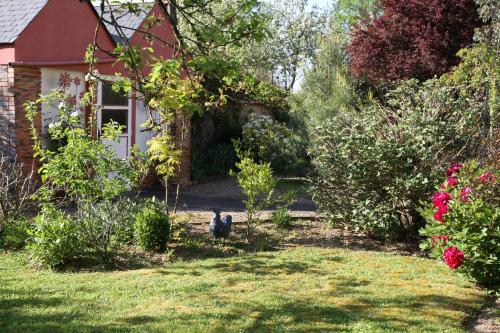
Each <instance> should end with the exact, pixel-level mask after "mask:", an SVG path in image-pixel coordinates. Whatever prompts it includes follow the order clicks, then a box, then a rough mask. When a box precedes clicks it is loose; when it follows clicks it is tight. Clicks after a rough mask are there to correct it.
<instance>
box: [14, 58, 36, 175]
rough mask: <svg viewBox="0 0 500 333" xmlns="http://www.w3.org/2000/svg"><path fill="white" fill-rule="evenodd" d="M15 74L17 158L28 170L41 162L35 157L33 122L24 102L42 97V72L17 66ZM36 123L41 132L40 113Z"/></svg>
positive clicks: (34, 68) (33, 68)
mask: <svg viewBox="0 0 500 333" xmlns="http://www.w3.org/2000/svg"><path fill="white" fill-rule="evenodd" d="M13 74H14V96H15V101H14V106H15V136H16V146H15V148H16V154H17V159H18V161H20V162H23V163H24V166H25V169H26V171H30V170H31V168H32V167H35V168H38V167H39V164H38V163H37V162H36V161H34V159H33V140H32V139H31V134H30V127H31V124H30V122H29V121H28V119H27V118H26V112H25V111H24V107H23V104H24V103H25V102H27V101H35V100H36V99H38V98H39V97H40V93H41V86H42V74H41V70H40V68H36V67H15V68H14V69H13ZM36 125H37V128H38V131H39V133H41V127H42V125H41V116H40V114H39V116H38V118H37V120H36Z"/></svg>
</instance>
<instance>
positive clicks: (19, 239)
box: [0, 218, 31, 250]
mask: <svg viewBox="0 0 500 333" xmlns="http://www.w3.org/2000/svg"><path fill="white" fill-rule="evenodd" d="M30 228H31V223H30V221H29V220H28V219H24V218H21V219H17V220H15V221H14V220H13V221H10V220H9V221H7V222H6V223H4V224H2V225H1V226H0V249H8V250H20V249H22V248H24V246H25V245H26V241H27V239H28V238H29V233H28V230H29V229H30Z"/></svg>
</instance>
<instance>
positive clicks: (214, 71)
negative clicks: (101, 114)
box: [86, 0, 265, 211]
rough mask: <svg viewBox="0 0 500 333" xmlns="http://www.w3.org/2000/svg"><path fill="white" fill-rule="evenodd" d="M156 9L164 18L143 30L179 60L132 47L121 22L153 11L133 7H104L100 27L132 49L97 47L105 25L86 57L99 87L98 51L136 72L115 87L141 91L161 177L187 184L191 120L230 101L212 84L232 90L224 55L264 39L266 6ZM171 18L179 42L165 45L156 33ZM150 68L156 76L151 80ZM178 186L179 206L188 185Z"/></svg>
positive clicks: (186, 3)
mask: <svg viewBox="0 0 500 333" xmlns="http://www.w3.org/2000/svg"><path fill="white" fill-rule="evenodd" d="M155 3H156V5H157V6H158V7H159V8H160V10H161V12H162V14H163V18H159V17H155V16H154V15H153V16H149V17H147V18H146V22H147V24H146V25H145V28H144V29H143V30H139V29H135V30H136V31H137V32H139V33H140V34H141V36H142V37H143V39H145V40H146V41H155V42H157V44H158V43H159V44H160V45H161V46H163V47H169V48H172V49H173V51H174V52H173V54H174V56H173V58H172V59H168V60H161V59H157V58H155V57H154V53H153V50H152V49H151V48H141V47H139V46H137V45H131V44H130V43H129V42H128V39H127V38H126V36H125V33H124V31H126V29H130V27H124V26H123V25H122V24H121V23H120V20H119V18H120V17H122V16H123V15H125V14H126V13H137V12H140V11H144V10H145V9H144V8H142V6H141V5H140V4H138V3H136V2H135V1H133V0H123V1H116V0H100V1H99V6H100V9H101V15H100V18H99V19H100V23H106V24H107V25H112V26H113V27H114V30H115V31H116V33H117V34H118V36H119V37H120V40H122V41H124V42H122V43H120V44H118V45H117V47H116V48H115V49H114V50H106V49H103V48H102V47H101V46H100V45H99V44H98V43H97V40H98V39H97V35H98V33H99V30H100V28H99V27H100V24H99V26H98V28H97V29H96V32H95V38H94V43H93V45H91V46H90V47H89V50H88V52H87V57H86V58H87V61H88V62H89V63H90V71H89V72H90V73H91V75H92V76H93V80H99V77H97V76H95V75H93V73H94V64H95V63H96V61H97V58H96V51H97V50H100V51H102V52H104V53H106V54H108V55H110V56H113V57H116V58H117V60H118V61H119V62H121V63H122V64H123V65H124V66H125V68H126V69H128V72H129V73H128V77H126V78H125V77H120V78H118V80H117V81H116V82H115V83H114V84H113V88H114V89H115V90H117V91H122V92H123V93H124V94H128V93H129V92H130V91H131V90H135V91H136V92H137V93H138V95H139V96H142V98H143V99H144V102H145V105H147V106H148V109H149V111H150V112H149V119H148V121H147V122H146V123H145V124H143V126H144V127H145V128H146V129H148V130H152V131H155V132H156V133H157V135H156V136H155V138H154V139H153V140H152V141H151V145H150V146H151V147H150V151H149V153H150V156H151V160H152V161H153V162H154V163H155V165H156V166H157V171H158V173H159V174H161V175H163V176H164V179H165V182H167V180H168V179H169V178H170V177H171V176H172V174H173V173H174V172H175V171H177V174H178V175H179V177H180V174H181V168H182V167H183V165H182V162H181V161H179V159H178V158H177V156H178V155H179V154H181V155H182V149H183V148H184V139H185V137H186V135H188V133H189V132H188V130H187V129H188V128H189V127H190V125H189V124H190V118H191V116H192V115H193V114H195V113H197V112H201V111H202V109H203V107H204V106H206V105H214V104H215V105H216V104H218V103H223V102H224V101H225V96H224V87H217V89H211V88H212V87H211V86H209V85H205V84H204V83H206V80H205V78H206V77H210V76H213V75H216V76H217V77H220V78H222V80H221V81H222V82H223V83H225V84H228V85H230V84H231V82H232V81H233V80H234V78H235V77H236V76H237V72H236V71H235V68H234V64H233V62H231V61H230V60H227V59H226V58H227V57H225V56H224V54H223V53H222V51H223V50H224V48H226V47H230V46H232V45H235V46H238V45H242V44H243V43H244V42H247V41H249V40H261V39H263V38H264V37H265V27H264V24H263V20H262V19H261V15H260V14H259V13H258V12H257V11H256V10H255V8H256V7H257V6H258V4H259V2H258V1H257V0H234V1H230V2H229V1H228V2H227V3H226V5H225V6H220V2H219V1H215V0H178V1H175V0H170V1H164V0H155ZM117 4H118V5H119V6H120V7H119V8H117V7H116V5H117ZM146 12H147V10H146ZM165 19H166V21H167V22H168V23H169V24H170V25H171V26H172V29H173V33H174V38H173V40H163V39H161V38H159V37H158V36H155V35H154V34H152V33H150V31H149V30H150V28H152V27H154V26H155V25H157V24H160V23H161V21H162V20H165ZM145 68H148V69H150V71H149V74H147V73H148V71H145V70H144V69H145ZM153 111H156V112H157V114H158V115H159V119H158V118H155V117H153ZM177 119H180V120H181V124H182V125H181V126H180V130H181V131H180V132H181V140H180V143H179V142H177V141H176V140H175V138H173V133H172V131H171V128H172V127H173V126H172V125H173V123H174V122H175V121H176V120H177ZM179 150H180V152H179ZM177 183H178V184H177V196H176V198H177V199H178V194H179V183H180V181H179V180H178V182H177ZM165 188H166V189H167V188H168V186H165ZM167 197H168V195H167ZM176 206H177V200H176ZM174 211H175V208H174Z"/></svg>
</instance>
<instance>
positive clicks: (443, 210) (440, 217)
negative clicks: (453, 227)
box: [434, 204, 448, 224]
mask: <svg viewBox="0 0 500 333" xmlns="http://www.w3.org/2000/svg"><path fill="white" fill-rule="evenodd" d="M446 213H448V205H447V204H443V205H441V206H439V207H438V210H437V212H435V213H434V218H435V219H436V220H438V221H439V222H441V224H443V223H444V218H443V215H444V214H446Z"/></svg>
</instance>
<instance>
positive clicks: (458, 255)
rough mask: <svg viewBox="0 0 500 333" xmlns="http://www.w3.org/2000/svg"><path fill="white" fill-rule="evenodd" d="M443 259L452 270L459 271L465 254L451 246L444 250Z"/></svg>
mask: <svg viewBox="0 0 500 333" xmlns="http://www.w3.org/2000/svg"><path fill="white" fill-rule="evenodd" d="M443 258H444V261H445V262H446V264H447V265H448V266H450V268H451V269H457V268H458V267H459V266H460V265H461V264H462V261H463V260H464V253H463V252H462V251H459V250H458V249H457V248H456V247H455V246H451V247H449V248H447V249H446V250H444V253H443Z"/></svg>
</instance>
